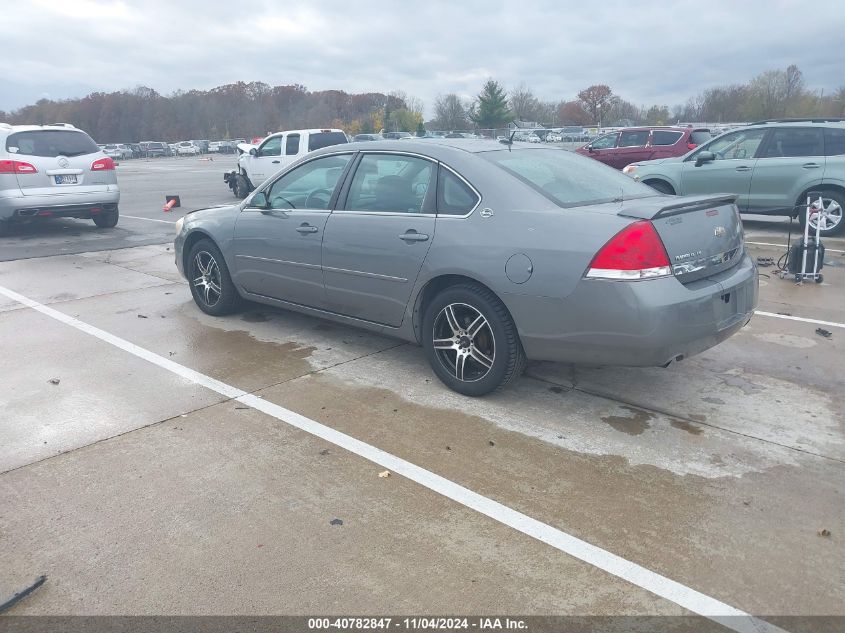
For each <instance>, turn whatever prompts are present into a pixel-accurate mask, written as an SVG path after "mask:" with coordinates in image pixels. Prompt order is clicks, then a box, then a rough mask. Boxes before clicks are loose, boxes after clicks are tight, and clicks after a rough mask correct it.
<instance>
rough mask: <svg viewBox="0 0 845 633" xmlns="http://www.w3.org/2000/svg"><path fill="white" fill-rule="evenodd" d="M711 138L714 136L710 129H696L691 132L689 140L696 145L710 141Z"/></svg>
mask: <svg viewBox="0 0 845 633" xmlns="http://www.w3.org/2000/svg"><path fill="white" fill-rule="evenodd" d="M711 138H713V136H712V135H711V134H710V130H695V131H694V132H691V133H690V135H689V142H690V143H694V144H695V145H701V144H702V143H706V142H707V141H709V140H710V139H711Z"/></svg>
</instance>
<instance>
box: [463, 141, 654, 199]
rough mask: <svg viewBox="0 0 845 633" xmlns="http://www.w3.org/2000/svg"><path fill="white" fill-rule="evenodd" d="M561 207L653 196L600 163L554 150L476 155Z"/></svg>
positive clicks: (650, 189) (644, 186) (652, 190)
mask: <svg viewBox="0 0 845 633" xmlns="http://www.w3.org/2000/svg"><path fill="white" fill-rule="evenodd" d="M479 156H481V157H482V158H485V159H486V160H488V161H490V162H491V163H494V164H496V165H498V166H499V167H501V168H502V169H504V170H505V171H507V172H508V173H509V174H511V175H513V176H516V177H517V178H519V179H520V180H521V181H522V182H524V183H525V184H527V185H528V186H530V187H531V188H532V189H534V190H536V191H537V192H539V193H541V194H542V195H544V196H546V197H547V198H549V199H550V200H552V201H553V202H554V203H556V204H558V205H560V206H561V207H578V206H583V205H589V204H600V203H602V202H615V201H621V200H633V199H637V198H650V197H653V196H656V195H658V194H657V192H656V191H655V190H654V189H652V188H651V187H649V186H648V185H644V184H642V183H639V182H637V181H635V180H633V179H631V178H629V177H628V176H625V175H623V174H622V173H621V172H618V171H616V170H615V169H612V168H610V167H608V166H606V165H603V164H602V163H600V162H598V161H595V160H592V159H590V158H585V157H583V156H579V155H578V154H575V153H572V152H567V151H566V150H555V149H536V150H531V149H524V150H513V151H508V150H498V151H494V152H483V153H481V154H479Z"/></svg>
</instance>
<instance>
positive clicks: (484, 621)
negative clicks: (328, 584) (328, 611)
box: [308, 617, 528, 631]
mask: <svg viewBox="0 0 845 633" xmlns="http://www.w3.org/2000/svg"><path fill="white" fill-rule="evenodd" d="M527 628H528V626H527V624H526V622H525V621H524V620H521V619H514V618H498V617H478V618H461V617H457V618H455V617H451V618H450V617H402V618H388V617H372V618H367V617H351V618H344V617H334V618H309V619H308V629H309V630H311V631H329V630H335V631H337V630H340V631H362V630H377V629H398V630H401V631H448V630H475V631H502V630H510V631H518V630H525V629H527Z"/></svg>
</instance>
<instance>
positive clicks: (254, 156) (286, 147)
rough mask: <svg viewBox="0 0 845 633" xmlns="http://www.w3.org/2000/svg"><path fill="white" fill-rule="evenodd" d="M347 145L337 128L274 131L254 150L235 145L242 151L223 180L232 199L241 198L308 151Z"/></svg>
mask: <svg viewBox="0 0 845 633" xmlns="http://www.w3.org/2000/svg"><path fill="white" fill-rule="evenodd" d="M348 142H349V140H348V139H347V138H346V134H345V133H344V132H343V130H339V129H327V130H316V129H314V130H289V131H287V132H277V133H276V134H271V135H270V136H268V137H267V138H265V139H264V140H263V141H261V144H260V145H258V146H257V147H249V146H247V145H245V144H241V145H239V146H238V150H245V151H243V153H242V154H241V155H240V156H239V157H238V169H237V170H235V171H228V172H226V173H225V174H224V175H223V180H224V182H226V184H228V185H229V188H230V189H231V190H232V192H233V193H234V194H235V197H237V198H245V197H246V196H247V194H249V192H250V191H252V190H253V189H255V188H256V187H257V186H258V185H260V184H261V183H262V182H264V181H265V180H266V179H267V178H269V177H270V176H272V175H274V174H276V173H277V172H278V171H279V170H281V169H284V168H285V167H286V166H288V165H290V164H291V163H292V162H294V161H295V160H297V159H299V158H302V157H303V156H305V155H306V154H308V153H309V152H313V151H315V150H318V149H322V148H323V147H329V146H332V145H342V144H346V143H348Z"/></svg>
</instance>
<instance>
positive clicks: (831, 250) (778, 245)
mask: <svg viewBox="0 0 845 633" xmlns="http://www.w3.org/2000/svg"><path fill="white" fill-rule="evenodd" d="M745 243H746V244H754V245H756V246H777V247H778V248H782V249H784V250H786V244H772V243H771V242H749V241H748V240H745ZM824 250H825V252H826V253H845V251H838V250H836V249H835V248H825V249H824Z"/></svg>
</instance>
